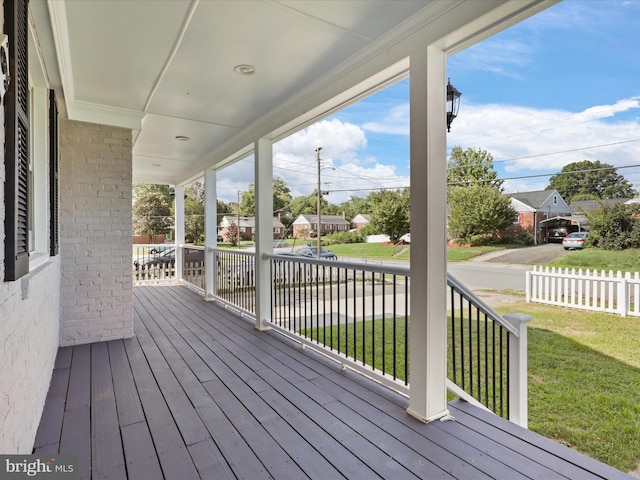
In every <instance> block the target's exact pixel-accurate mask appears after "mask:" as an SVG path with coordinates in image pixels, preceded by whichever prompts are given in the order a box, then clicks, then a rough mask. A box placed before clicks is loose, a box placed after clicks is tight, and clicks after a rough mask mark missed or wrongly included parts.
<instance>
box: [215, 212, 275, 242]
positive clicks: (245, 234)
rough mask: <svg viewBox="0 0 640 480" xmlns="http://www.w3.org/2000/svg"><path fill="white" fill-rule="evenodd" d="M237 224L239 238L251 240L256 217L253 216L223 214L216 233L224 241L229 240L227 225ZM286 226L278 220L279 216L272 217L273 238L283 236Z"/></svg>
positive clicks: (254, 231)
mask: <svg viewBox="0 0 640 480" xmlns="http://www.w3.org/2000/svg"><path fill="white" fill-rule="evenodd" d="M231 225H238V227H239V229H240V238H241V239H243V240H251V239H252V238H254V236H255V234H256V217H253V216H234V215H225V216H224V217H222V220H220V228H219V230H218V234H219V235H222V238H224V239H225V241H227V242H228V241H230V240H231V238H230V233H229V227H230V226H231ZM285 232H286V227H285V226H284V224H283V223H282V221H281V220H280V217H279V216H278V217H274V218H273V239H274V240H275V239H282V238H284V235H285Z"/></svg>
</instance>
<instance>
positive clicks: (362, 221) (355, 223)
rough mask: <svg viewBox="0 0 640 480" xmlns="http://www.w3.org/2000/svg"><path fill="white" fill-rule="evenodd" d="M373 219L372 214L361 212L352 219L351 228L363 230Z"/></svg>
mask: <svg viewBox="0 0 640 480" xmlns="http://www.w3.org/2000/svg"><path fill="white" fill-rule="evenodd" d="M370 221H371V215H368V214H366V213H359V214H358V215H356V216H355V217H353V218H352V219H351V228H352V229H355V230H358V231H360V230H362V229H363V228H364V227H365V226H367V225H369V222H370Z"/></svg>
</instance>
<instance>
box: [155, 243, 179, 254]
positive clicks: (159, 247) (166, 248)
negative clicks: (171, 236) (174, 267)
mask: <svg viewBox="0 0 640 480" xmlns="http://www.w3.org/2000/svg"><path fill="white" fill-rule="evenodd" d="M175 248H176V247H175V246H174V245H173V244H169V245H156V246H155V247H151V248H150V249H149V253H150V254H151V255H155V254H157V253H162V252H167V251H169V250H175Z"/></svg>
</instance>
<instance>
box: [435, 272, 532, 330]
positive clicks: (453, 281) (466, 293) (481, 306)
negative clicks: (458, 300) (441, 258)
mask: <svg viewBox="0 0 640 480" xmlns="http://www.w3.org/2000/svg"><path fill="white" fill-rule="evenodd" d="M447 285H449V286H450V287H453V288H455V289H456V290H457V291H458V292H460V294H461V295H462V296H463V297H464V298H466V299H467V300H468V301H470V303H472V304H473V305H474V306H476V307H477V308H478V310H480V311H481V312H482V313H484V314H486V315H488V316H489V317H491V318H492V319H493V320H495V321H496V322H498V323H499V324H500V325H502V326H503V327H504V328H506V329H507V330H508V331H509V333H512V334H513V335H515V336H516V337H519V336H520V332H519V330H518V328H517V327H516V326H515V325H513V324H512V323H511V322H509V321H508V320H507V319H505V318H504V317H503V316H502V315H500V314H499V313H498V312H496V311H495V310H494V309H493V308H491V307H490V306H489V305H487V304H486V303H485V302H484V301H483V300H482V299H481V298H480V297H478V296H477V295H476V294H475V293H473V292H472V291H471V290H469V289H468V288H467V287H466V286H465V285H463V284H462V283H461V282H460V281H459V280H458V279H457V278H456V277H454V276H453V275H452V274H451V273H449V272H447Z"/></svg>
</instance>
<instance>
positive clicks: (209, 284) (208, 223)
mask: <svg viewBox="0 0 640 480" xmlns="http://www.w3.org/2000/svg"><path fill="white" fill-rule="evenodd" d="M216 196H217V193H216V171H215V170H214V169H213V168H209V169H207V171H206V172H204V272H205V274H204V299H205V300H213V298H214V295H215V293H216V285H215V281H216V278H217V275H216V269H217V265H216V261H215V252H214V251H213V248H215V247H216V246H217V244H218V240H217V237H218V202H217V199H216Z"/></svg>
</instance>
